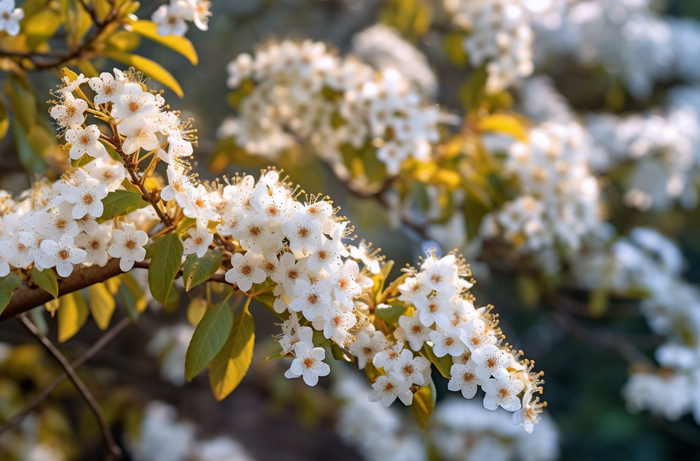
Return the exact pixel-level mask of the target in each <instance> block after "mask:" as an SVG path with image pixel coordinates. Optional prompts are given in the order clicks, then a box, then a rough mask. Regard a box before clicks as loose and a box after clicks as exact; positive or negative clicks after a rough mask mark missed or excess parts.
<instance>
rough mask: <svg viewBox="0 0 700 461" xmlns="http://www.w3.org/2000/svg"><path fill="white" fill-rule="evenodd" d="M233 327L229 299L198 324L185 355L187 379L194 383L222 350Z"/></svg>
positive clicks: (205, 315) (215, 307)
mask: <svg viewBox="0 0 700 461" xmlns="http://www.w3.org/2000/svg"><path fill="white" fill-rule="evenodd" d="M232 326H233V313H232V312H231V306H229V304H228V298H226V299H224V300H223V301H221V302H220V303H219V304H217V305H215V306H214V307H212V308H211V309H210V310H209V311H207V313H206V314H204V317H202V320H201V321H200V322H199V323H198V324H197V327H196V328H195V329H194V334H193V335H192V340H191V341H190V344H189V346H187V353H186V354H185V379H187V381H192V378H194V377H195V376H197V375H198V374H199V373H200V372H201V371H202V370H203V369H204V367H206V366H207V364H208V363H209V362H211V360H212V359H213V358H214V356H216V354H217V353H218V352H219V351H220V350H221V348H222V347H223V345H224V343H226V339H227V338H228V335H229V333H230V332H231V327H232Z"/></svg>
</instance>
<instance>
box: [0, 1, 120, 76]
mask: <svg viewBox="0 0 700 461" xmlns="http://www.w3.org/2000/svg"><path fill="white" fill-rule="evenodd" d="M81 3H82V2H81ZM91 17H93V22H94V24H95V29H94V30H93V31H92V33H91V34H90V35H89V36H88V37H87V38H86V39H85V40H84V41H83V42H82V43H81V44H80V45H79V46H77V47H76V48H75V49H73V50H65V51H52V52H48V53H46V52H36V51H30V52H19V51H13V50H3V49H0V58H2V57H8V58H9V57H14V58H21V59H28V60H29V61H30V62H31V63H32V65H31V66H27V65H25V64H24V63H23V62H22V60H21V59H20V61H19V62H18V63H17V64H18V65H19V66H20V67H21V68H22V69H24V70H46V69H52V68H58V67H61V66H63V65H65V64H67V63H68V62H69V61H72V60H73V59H76V58H80V57H84V55H86V54H88V53H89V52H90V51H91V49H90V48H91V47H92V45H93V44H94V43H95V42H96V41H97V39H98V37H99V36H100V34H101V33H102V32H103V31H104V30H105V29H106V28H107V27H108V26H109V25H110V24H112V23H113V22H115V21H116V20H118V19H119V8H118V6H117V3H116V2H114V1H113V2H112V10H111V11H110V12H109V14H108V15H107V17H106V18H105V19H104V20H103V21H99V22H95V18H96V16H94V11H93V12H92V14H91ZM43 58H53V59H51V60H48V61H44V62H39V61H37V59H43Z"/></svg>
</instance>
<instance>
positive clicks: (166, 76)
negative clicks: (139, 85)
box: [104, 51, 185, 98]
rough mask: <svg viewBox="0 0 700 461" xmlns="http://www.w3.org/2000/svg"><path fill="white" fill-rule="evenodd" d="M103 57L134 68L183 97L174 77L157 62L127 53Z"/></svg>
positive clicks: (111, 53)
mask: <svg viewBox="0 0 700 461" xmlns="http://www.w3.org/2000/svg"><path fill="white" fill-rule="evenodd" d="M104 55H105V56H106V57H108V58H110V59H113V60H115V61H117V62H121V63H123V64H126V65H127V66H132V67H135V68H136V69H137V70H140V71H141V72H143V73H144V74H146V75H147V76H148V77H151V78H152V79H154V80H158V81H159V82H160V83H162V84H163V85H165V86H167V87H168V88H170V89H171V90H173V91H174V92H175V94H176V95H178V96H179V97H180V98H182V97H183V96H185V93H183V91H182V88H180V84H179V83H177V80H175V77H173V76H172V75H171V74H170V72H168V71H167V70H165V68H163V66H161V65H160V64H158V63H157V62H155V61H151V60H150V59H148V58H144V57H143V56H138V55H135V54H129V53H120V52H118V51H107V52H105V53H104Z"/></svg>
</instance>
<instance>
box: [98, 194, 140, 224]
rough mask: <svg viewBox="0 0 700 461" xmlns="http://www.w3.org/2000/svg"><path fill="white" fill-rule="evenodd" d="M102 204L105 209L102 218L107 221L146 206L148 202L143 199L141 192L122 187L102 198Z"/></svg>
mask: <svg viewBox="0 0 700 461" xmlns="http://www.w3.org/2000/svg"><path fill="white" fill-rule="evenodd" d="M102 205H103V206H104V210H103V211H102V216H100V219H101V220H102V221H107V220H109V219H112V218H114V217H116V216H121V215H125V214H128V213H131V212H132V211H134V210H138V209H139V208H143V207H146V206H148V202H146V201H145V200H144V199H143V197H142V196H141V194H140V193H137V192H132V191H128V190H121V189H120V190H115V191H112V192H110V193H109V194H107V196H106V197H105V198H103V199H102Z"/></svg>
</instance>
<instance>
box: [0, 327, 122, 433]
mask: <svg viewBox="0 0 700 461" xmlns="http://www.w3.org/2000/svg"><path fill="white" fill-rule="evenodd" d="M130 323H131V320H130V319H129V317H124V318H123V319H122V320H121V321H119V323H117V324H116V325H115V326H114V327H112V329H110V330H109V331H107V332H106V333H105V334H104V335H103V336H102V337H101V338H100V339H99V340H98V341H97V342H96V343H95V344H93V345H92V347H90V349H88V350H87V351H85V353H84V354H83V355H81V356H80V357H79V358H78V359H77V360H76V361H75V362H73V363H71V364H70V365H71V367H72V368H73V369H74V370H75V369H77V368H80V367H81V366H82V365H83V364H84V363H85V362H86V361H88V360H90V359H91V358H92V357H93V356H94V355H95V354H96V353H98V352H99V351H100V350H101V349H102V348H103V347H104V346H105V345H107V343H109V342H110V341H111V340H112V339H114V337H115V336H117V334H119V333H120V332H121V331H122V330H123V329H124V328H126V327H127V325H129V324H130ZM67 377H68V375H67V374H66V373H65V372H63V373H61V374H60V375H58V376H57V377H56V378H54V380H53V381H51V382H50V383H49V385H48V386H46V387H45V388H44V389H42V391H41V392H40V393H39V394H37V395H36V397H34V398H33V399H32V401H31V402H29V404H28V405H27V406H26V407H24V408H23V409H22V411H20V412H19V413H17V414H16V415H14V416H13V417H12V418H11V419H10V420H9V421H8V422H7V423H6V424H4V425H2V426H0V435H2V433H3V432H5V431H7V430H8V429H10V428H12V427H17V426H18V425H19V424H20V423H21V422H22V421H23V420H24V418H26V417H27V416H29V415H30V414H31V413H32V412H33V411H34V410H35V409H36V408H37V407H38V406H39V405H41V403H42V402H43V401H44V400H46V398H47V397H48V396H49V395H50V394H51V393H52V392H53V390H54V389H56V388H57V387H58V385H59V384H61V383H62V382H63V381H64V380H65V379H66V378H67Z"/></svg>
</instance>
